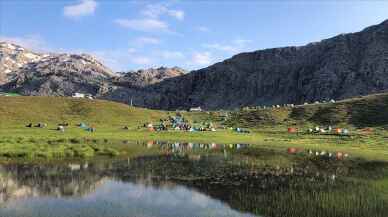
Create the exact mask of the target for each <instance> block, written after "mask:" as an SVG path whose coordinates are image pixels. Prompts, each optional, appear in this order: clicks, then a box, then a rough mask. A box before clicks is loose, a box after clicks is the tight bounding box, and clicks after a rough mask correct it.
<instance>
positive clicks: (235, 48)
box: [202, 39, 252, 54]
mask: <svg viewBox="0 0 388 217" xmlns="http://www.w3.org/2000/svg"><path fill="white" fill-rule="evenodd" d="M251 42H252V41H251V40H245V39H236V40H233V41H231V42H230V43H229V44H220V43H211V44H203V45H202V46H203V47H205V48H209V49H214V50H218V51H223V52H227V53H231V54H234V53H239V52H243V51H245V50H247V49H248V48H247V45H248V44H249V43H251Z"/></svg>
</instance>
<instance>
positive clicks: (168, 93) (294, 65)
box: [0, 21, 388, 109]
mask: <svg viewBox="0 0 388 217" xmlns="http://www.w3.org/2000/svg"><path fill="white" fill-rule="evenodd" d="M38 56H39V55H38ZM3 59H4V55H2V58H1V61H2V64H1V66H2V67H3V68H2V71H0V74H1V73H3V74H8V75H7V76H5V77H6V78H7V79H6V80H7V82H8V83H7V84H5V85H3V88H6V89H7V90H16V91H19V92H21V93H22V94H26V95H61V96H67V95H70V94H72V93H74V92H85V93H91V94H94V95H96V96H98V97H100V98H104V99H109V100H116V101H121V102H129V100H131V99H132V100H133V102H134V104H135V105H137V106H144V107H149V108H158V109H186V108H189V107H193V106H201V107H203V108H206V109H220V108H236V107H241V106H256V105H272V104H283V103H294V104H297V103H303V102H313V101H317V100H319V101H321V100H329V99H343V98H348V97H353V96H357V95H366V94H370V93H376V92H384V91H387V90H388V21H385V22H383V23H381V24H379V25H376V26H371V27H369V28H366V29H364V30H363V31H361V32H358V33H352V34H342V35H338V36H336V37H333V38H330V39H326V40H323V41H321V42H317V43H311V44H308V45H306V46H300V47H284V48H275V49H266V50H259V51H255V52H250V53H241V54H238V55H236V56H234V57H232V58H230V59H227V60H225V61H223V62H220V63H217V64H214V65H212V66H209V67H207V68H204V69H201V70H197V71H193V72H190V73H184V72H183V71H182V70H181V69H178V68H172V69H167V68H159V69H148V70H140V71H136V72H131V73H127V74H125V75H121V76H116V75H114V74H112V73H111V71H110V70H109V69H107V68H106V67H104V66H103V65H102V64H100V63H99V62H98V61H96V60H94V59H93V58H91V57H90V56H87V55H50V56H46V57H41V56H39V57H37V58H36V60H31V61H30V60H26V63H25V64H24V65H23V64H22V65H23V67H20V66H19V65H17V67H13V66H12V65H13V64H12V62H11V63H9V64H8V63H7V64H4V63H3ZM32 59H34V58H32ZM4 65H6V67H7V69H8V70H7V72H6V73H4V71H5V70H4V68H5V67H4ZM15 69H16V70H15ZM10 71H11V72H12V73H11V72H10ZM9 73H11V74H9ZM9 75H13V76H9Z"/></svg>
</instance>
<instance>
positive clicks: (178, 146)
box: [144, 141, 249, 152]
mask: <svg viewBox="0 0 388 217" xmlns="http://www.w3.org/2000/svg"><path fill="white" fill-rule="evenodd" d="M144 145H145V146H146V147H147V148H153V147H159V148H160V149H162V150H167V151H172V152H180V151H188V150H202V149H204V150H207V149H213V150H222V149H240V148H247V147H248V146H249V145H248V144H216V143H211V144H202V143H190V142H189V143H179V142H176V143H167V142H150V141H149V142H147V143H146V144H144Z"/></svg>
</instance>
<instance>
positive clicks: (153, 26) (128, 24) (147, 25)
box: [115, 18, 169, 32]
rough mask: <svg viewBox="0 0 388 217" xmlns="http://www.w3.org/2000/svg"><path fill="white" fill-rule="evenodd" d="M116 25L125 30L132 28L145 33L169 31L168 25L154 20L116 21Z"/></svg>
mask: <svg viewBox="0 0 388 217" xmlns="http://www.w3.org/2000/svg"><path fill="white" fill-rule="evenodd" d="M115 23H116V24H118V25H119V26H121V27H124V28H130V29H133V30H138V31H143V32H154V31H169V29H168V25H167V23H165V22H163V21H161V20H157V19H152V18H147V19H131V20H130V19H116V20H115Z"/></svg>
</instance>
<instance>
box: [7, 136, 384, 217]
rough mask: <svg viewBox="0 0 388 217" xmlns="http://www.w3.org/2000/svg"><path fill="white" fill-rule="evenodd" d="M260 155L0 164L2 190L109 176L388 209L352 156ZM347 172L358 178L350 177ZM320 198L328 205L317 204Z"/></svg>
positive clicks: (311, 209)
mask: <svg viewBox="0 0 388 217" xmlns="http://www.w3.org/2000/svg"><path fill="white" fill-rule="evenodd" d="M188 146H189V145H183V146H180V145H178V146H177V145H175V144H172V145H171V144H170V145H162V147H159V146H158V148H166V149H174V150H182V149H184V147H188ZM177 147H178V148H177ZM236 155H237V154H236ZM271 157H276V155H275V156H271ZM256 163H257V162H255V161H254V162H251V161H250V160H249V158H244V157H238V156H236V157H232V158H231V157H226V156H225V155H224V154H223V153H222V152H221V154H215V153H212V154H206V153H204V154H198V153H196V154H195V155H192V154H190V153H186V154H185V153H182V152H180V154H179V155H177V154H175V153H171V152H169V153H167V154H164V155H157V156H144V157H137V158H134V159H128V160H117V161H101V162H89V163H88V164H86V163H83V164H67V165H63V164H62V165H3V166H2V168H1V171H0V177H1V178H0V186H1V192H0V196H1V201H2V203H4V204H7V203H8V202H9V201H12V200H16V199H20V198H29V197H41V196H50V197H56V198H74V197H85V196H88V195H93V194H94V192H96V189H99V188H100V187H101V186H105V184H106V183H107V182H108V183H110V182H111V181H119V183H128V184H129V183H132V184H135V185H137V186H138V187H139V186H143V187H151V188H152V189H164V190H166V189H171V192H174V191H176V189H179V188H181V187H182V186H185V187H186V188H188V189H192V190H194V189H195V190H194V192H201V193H203V194H205V195H209V196H211V197H212V198H215V199H217V200H219V201H223V202H226V203H227V204H229V206H231V207H233V208H234V209H236V210H241V211H248V212H251V213H256V214H264V215H265V216H301V215H302V214H303V215H304V216H306V217H310V216H314V217H320V216H322V217H323V216H325V217H326V216H333V217H336V216H353V217H361V216H366V214H368V215H369V214H371V213H372V214H373V216H377V217H379V216H381V217H382V216H384V213H387V212H388V207H387V201H386V200H385V199H383V198H382V197H381V195H380V194H381V192H378V190H377V189H375V188H373V187H371V186H368V185H367V184H365V183H366V182H365V180H364V181H363V182H357V181H354V180H356V178H359V176H361V175H364V176H366V177H367V176H369V174H368V171H360V172H356V171H355V168H357V169H359V170H361V168H362V167H361V166H360V165H357V167H353V166H352V165H353V164H354V162H346V161H333V162H326V161H321V160H314V159H309V160H305V161H303V160H301V159H298V160H297V161H295V163H292V164H291V165H290V166H283V167H280V166H270V165H264V166H257V165H256ZM369 167H370V168H374V169H373V170H374V171H371V174H372V173H373V174H378V173H379V174H382V173H383V172H384V171H385V172H386V169H384V168H387V166H386V165H385V164H375V165H369ZM369 167H368V168H369ZM376 168H377V169H376ZM379 168H380V169H379ZM381 168H382V169H381ZM353 176H354V177H353ZM347 177H353V178H355V179H353V181H351V182H350V181H348V179H347ZM382 177H384V176H382ZM385 177H387V176H385ZM373 178H374V179H381V177H373ZM360 183H362V184H360ZM322 203H325V205H326V206H327V207H328V208H323V209H322V208H321V209H320V210H319V212H317V210H318V207H321V206H322ZM354 204H363V205H362V206H353V205H354ZM0 206H1V205H0Z"/></svg>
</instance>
